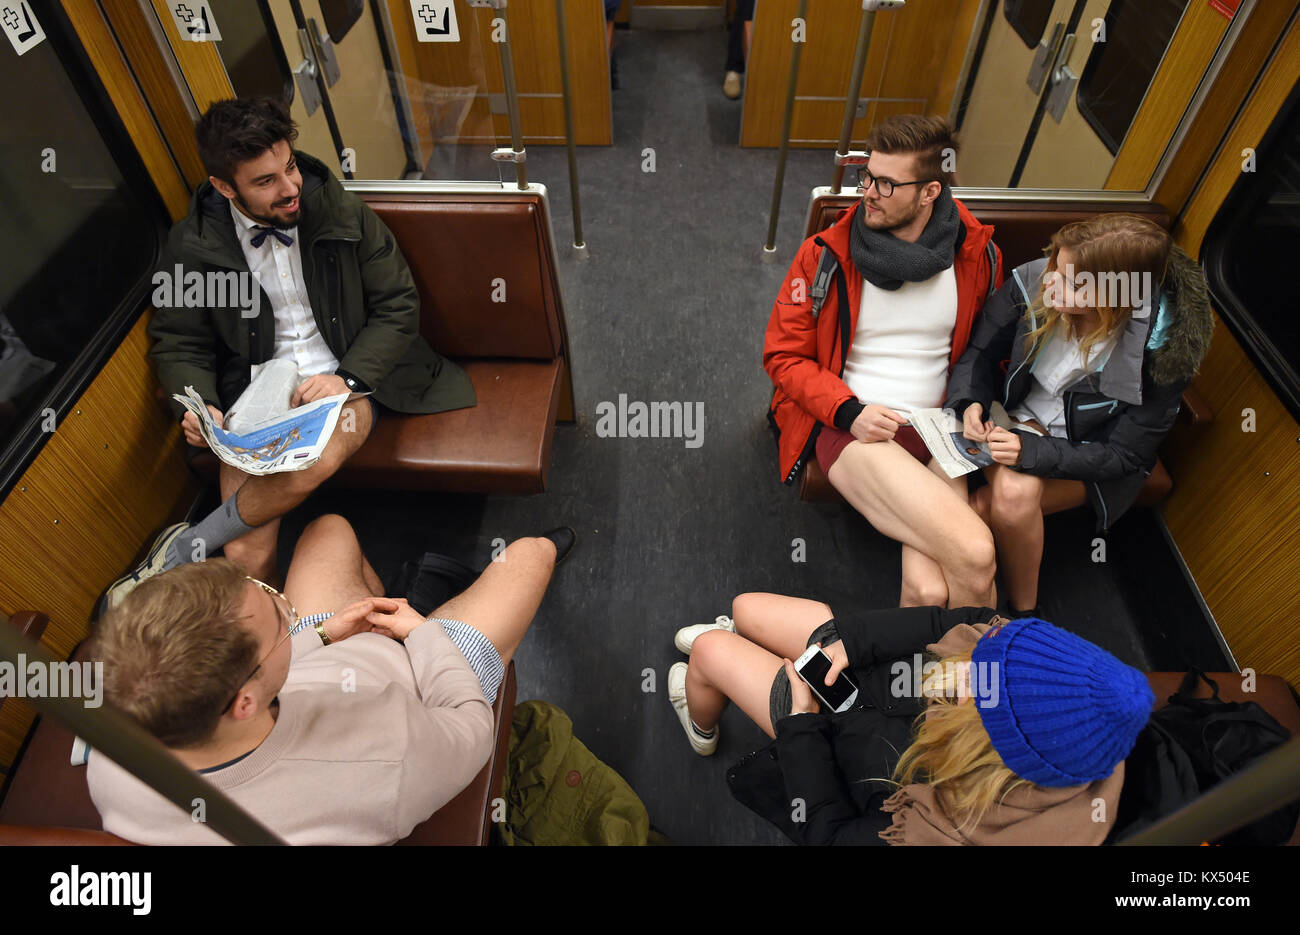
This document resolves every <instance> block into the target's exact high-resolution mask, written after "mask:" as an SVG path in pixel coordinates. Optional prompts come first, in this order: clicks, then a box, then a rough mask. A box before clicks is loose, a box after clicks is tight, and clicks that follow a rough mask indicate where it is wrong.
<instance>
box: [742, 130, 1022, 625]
mask: <svg viewBox="0 0 1300 935" xmlns="http://www.w3.org/2000/svg"><path fill="white" fill-rule="evenodd" d="M866 148H867V149H868V150H869V152H870V159H869V160H868V161H867V164H866V165H865V166H864V167H863V168H862V169H861V170H860V172H859V181H860V185H861V187H862V200H861V201H860V202H859V203H858V204H856V205H855V206H854V207H853V208H852V209H850V210H849V211H847V212H845V214H844V215H843V217H841V218H840V219H839V220H838V221H837V222H836V223H835V224H834V225H833V226H832V227H830V228H828V229H827V230H824V231H822V232H821V233H820V234H817V235H816V236H814V237H811V238H809V239H808V240H806V241H805V242H804V244H803V246H802V247H801V248H800V249H799V253H798V255H797V256H796V257H795V260H794V263H793V264H792V265H791V267H790V271H789V273H788V274H787V275H786V279H785V282H784V284H783V285H782V286H781V292H780V294H779V295H778V296H777V299H776V304H775V305H774V306H773V309H772V315H771V319H770V320H769V322H768V326H767V336H766V341H765V344H764V347H763V366H764V368H765V369H766V370H767V373H768V375H769V376H770V377H771V378H772V382H773V383H774V384H776V390H775V393H774V394H773V397H772V404H771V408H770V411H769V414H768V415H769V419H770V420H771V422H772V424H773V427H774V428H775V429H776V431H777V436H778V438H777V441H778V448H779V454H780V470H781V479H782V480H783V481H784V482H785V483H787V484H790V483H793V481H794V479H795V478H796V477H797V476H798V473H799V471H800V470H801V469H802V467H803V465H804V463H805V462H806V461H807V459H808V458H810V457H816V458H817V461H818V464H819V465H820V466H821V469H822V470H823V471H824V472H825V473H826V475H827V478H828V479H829V480H830V482H831V484H832V485H834V487H835V488H836V489H837V490H838V491H839V492H840V493H841V494H842V495H843V496H844V498H845V499H846V500H847V501H848V502H849V503H850V504H852V505H853V507H854V508H855V509H856V510H858V512H860V513H861V514H862V515H863V516H865V517H866V518H867V520H868V521H870V522H871V524H872V525H873V526H875V527H876V529H878V530H879V531H880V532H882V533H884V534H885V535H887V536H889V537H890V538H892V539H897V540H898V541H899V542H901V543H902V568H903V576H902V577H903V580H902V588H901V593H900V601H899V603H900V604H901V605H902V606H914V605H937V606H940V607H944V606H947V607H965V606H972V607H984V606H987V607H994V606H996V596H995V594H994V585H993V575H994V572H995V562H996V559H995V553H994V548H993V537H992V534H991V533H990V532H989V529H988V527H987V526H985V525H984V523H983V522H982V521H981V520H980V518H979V516H978V515H977V514H976V513H975V511H974V510H973V509H972V508H971V507H970V505H969V503H968V501H967V493H966V479H965V477H961V478H956V479H952V478H949V477H948V476H947V475H946V474H944V472H943V471H942V470H940V469H939V468H938V467H937V465H934V464H933V463H931V458H930V455H929V452H928V450H927V449H926V447H925V443H924V442H922V441H921V439H920V437H919V436H918V435H917V433H916V430H915V429H914V428H912V427H911V426H910V425H909V424H908V422H907V418H908V415H909V414H910V413H911V412H912V411H913V410H914V409H925V408H930V407H935V406H939V405H942V403H943V400H944V398H945V395H944V394H945V389H946V387H947V383H948V374H949V371H950V369H951V367H952V366H953V364H954V363H956V361H957V359H958V358H959V357H961V354H962V351H963V350H965V348H966V344H967V341H968V339H969V337H970V333H971V327H972V325H973V324H974V322H975V318H976V316H977V315H978V314H979V312H980V309H981V308H982V307H983V304H984V301H985V299H986V298H988V296H989V295H991V294H992V293H993V291H994V289H995V288H996V287H997V286H998V285H999V284H1000V283H1001V281H1002V262H1001V255H1000V253H999V251H998V249H997V247H996V246H995V245H994V244H993V228H992V227H990V226H988V225H985V224H981V223H980V222H979V221H977V220H975V218H974V217H973V216H972V215H971V214H970V212H969V211H967V209H966V207H965V206H964V205H962V204H961V202H959V201H957V200H956V199H955V198H953V197H952V192H951V185H952V184H953V173H954V169H955V162H956V156H957V141H956V139H955V137H954V132H953V129H952V126H951V125H950V124H949V123H948V121H946V120H944V119H942V118H940V117H922V116H917V115H906V116H896V117H890V118H889V119H887V120H885V121H883V122H881V123H879V124H877V125H876V126H875V127H873V128H872V130H871V132H870V133H869V134H868V136H867V141H866ZM824 251H826V252H825V253H824ZM824 258H825V259H826V260H827V265H825V266H822V261H823V259H824ZM819 266H820V267H821V268H822V269H823V270H826V271H829V272H830V273H831V275H830V276H829V277H828V279H829V281H825V282H823V283H822V288H824V290H825V296H824V300H823V304H822V305H821V306H820V308H819V309H814V305H815V298H816V293H817V292H818V291H819V289H818V288H815V287H816V286H817V274H818V270H819ZM954 531H955V532H956V534H954Z"/></svg>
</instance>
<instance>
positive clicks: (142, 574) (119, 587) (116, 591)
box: [98, 523, 190, 617]
mask: <svg viewBox="0 0 1300 935" xmlns="http://www.w3.org/2000/svg"><path fill="white" fill-rule="evenodd" d="M189 528H190V524H189V523H177V524H176V525H174V526H168V527H167V528H166V529H164V530H163V531H162V532H160V533H159V534H158V538H156V539H154V541H153V545H151V546H150V547H149V552H148V554H147V555H145V557H144V561H143V562H141V563H140V564H139V565H137V566H136V567H135V568H134V569H132V570H131V571H129V572H127V573H126V574H125V575H123V576H122V577H120V578H118V579H117V580H116V581H114V582H113V583H112V584H110V585H109V586H108V590H107V591H105V592H104V597H103V599H102V600H101V601H100V602H99V613H98V616H99V617H103V616H104V614H106V613H107V612H108V611H110V610H113V609H114V608H116V607H117V606H118V605H119V604H121V603H122V601H124V600H126V596H127V595H128V594H130V593H131V592H132V591H134V590H135V589H136V586H137V585H139V584H140V582H141V581H144V580H146V579H148V578H152V577H153V576H154V575H157V574H160V573H161V572H162V570H163V565H164V564H166V562H167V549H168V547H170V546H171V544H172V543H173V542H175V541H176V537H177V536H179V535H180V534H181V533H183V532H184V531H185V530H187V529H189Z"/></svg>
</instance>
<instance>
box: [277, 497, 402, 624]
mask: <svg viewBox="0 0 1300 935" xmlns="http://www.w3.org/2000/svg"><path fill="white" fill-rule="evenodd" d="M284 593H285V596H286V597H287V598H289V602H290V603H291V604H293V606H294V608H295V609H296V610H297V611H298V613H299V614H301V615H302V616H304V617H307V616H310V615H311V614H321V613H327V612H337V611H340V610H342V609H343V608H344V607H347V606H348V605H349V604H354V603H356V602H357V601H360V600H364V599H365V598H367V597H378V596H380V595H382V594H383V585H381V584H380V582H379V576H378V575H376V574H375V570H374V569H373V568H372V567H370V562H368V561H366V556H365V555H364V554H363V553H362V551H361V543H360V542H358V541H357V534H356V533H355V532H354V531H353V529H352V525H351V524H350V523H349V522H348V521H347V520H346V519H344V518H343V517H342V516H339V515H337V514H334V513H330V514H326V515H325V516H321V517H318V518H317V519H314V520H312V521H311V522H310V523H308V524H307V528H306V529H304V530H303V531H302V535H301V536H300V537H299V538H298V543H297V545H295V546H294V550H293V559H292V560H291V561H290V562H289V574H288V575H287V576H286V580H285V585H284Z"/></svg>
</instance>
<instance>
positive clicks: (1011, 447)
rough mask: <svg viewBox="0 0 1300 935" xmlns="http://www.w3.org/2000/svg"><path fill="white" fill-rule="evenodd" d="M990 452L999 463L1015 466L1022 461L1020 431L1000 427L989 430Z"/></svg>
mask: <svg viewBox="0 0 1300 935" xmlns="http://www.w3.org/2000/svg"><path fill="white" fill-rule="evenodd" d="M989 454H991V455H992V456H993V460H994V461H996V462H997V463H998V464H1005V465H1006V466H1007V467H1015V466H1016V465H1017V464H1019V463H1020V433H1019V432H1008V431H1007V430H1006V429H999V428H995V429H994V430H993V431H991V432H989Z"/></svg>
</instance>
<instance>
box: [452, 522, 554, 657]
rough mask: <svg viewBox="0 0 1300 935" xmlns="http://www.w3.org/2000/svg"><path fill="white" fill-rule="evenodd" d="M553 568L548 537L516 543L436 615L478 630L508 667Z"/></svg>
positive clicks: (552, 549)
mask: <svg viewBox="0 0 1300 935" xmlns="http://www.w3.org/2000/svg"><path fill="white" fill-rule="evenodd" d="M554 570H555V545H554V543H552V542H551V540H549V539H516V540H515V541H514V542H512V543H510V545H509V546H507V547H506V550H505V551H504V552H502V553H501V556H500V558H499V560H497V561H494V562H492V563H490V564H489V565H488V567H487V570H486V571H484V572H483V574H481V575H479V577H478V580H477V581H475V582H474V583H473V584H471V585H470V586H469V588H467V589H466V590H465V591H464V592H463V593H461V594H458V595H457V596H456V597H453V598H452V599H451V600H449V601H448V602H447V603H445V604H443V605H442V606H441V607H439V608H438V609H437V610H435V611H434V612H433V616H435V617H443V618H445V619H448V620H459V621H461V622H462V623H467V624H469V625H470V626H472V627H473V628H474V629H476V630H478V631H479V632H480V633H482V634H483V635H484V636H486V637H487V638H488V639H489V640H491V641H492V645H493V646H495V647H496V650H497V652H498V653H500V654H501V661H502V662H503V663H505V664H506V665H509V664H510V660H511V659H512V658H513V657H514V654H515V650H517V649H518V648H519V644H520V642H521V641H522V640H523V638H524V634H525V633H527V632H528V627H529V626H530V625H531V624H532V622H533V617H534V616H535V615H536V613H537V608H538V606H539V605H540V604H541V603H542V596H543V595H544V594H545V593H546V586H547V585H548V584H549V583H550V581H551V573H552V572H553V571H554Z"/></svg>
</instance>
